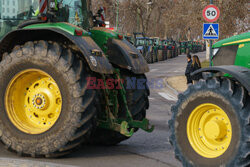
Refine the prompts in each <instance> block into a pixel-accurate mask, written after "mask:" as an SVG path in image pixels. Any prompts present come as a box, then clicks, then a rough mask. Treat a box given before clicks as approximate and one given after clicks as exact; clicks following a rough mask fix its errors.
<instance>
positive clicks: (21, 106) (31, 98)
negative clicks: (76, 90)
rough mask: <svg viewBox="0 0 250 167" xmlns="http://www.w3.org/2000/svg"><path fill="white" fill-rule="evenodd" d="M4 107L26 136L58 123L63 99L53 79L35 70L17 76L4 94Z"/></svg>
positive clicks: (39, 132)
mask: <svg viewBox="0 0 250 167" xmlns="http://www.w3.org/2000/svg"><path fill="white" fill-rule="evenodd" d="M5 107H6V112H7V114H8V117H9V119H10V120H11V122H12V123H13V124H14V125H15V126H16V127H17V128H18V129H19V130H21V131H22V132H25V133H27V134H41V133H44V132H46V131H47V130H49V129H50V128H51V127H52V126H53V125H54V124H55V123H56V121H57V120H58V118H59V116H60V113H61V109H62V96H61V92H60V90H59V88H58V85H57V84H56V82H55V81H54V80H53V78H52V77H51V76H50V75H49V74H47V73H45V72H43V71H41V70H37V69H29V70H25V71H22V72H20V73H18V74H17V75H16V76H15V77H14V78H13V79H12V80H11V82H10V83H9V85H8V87H7V89H6V93H5Z"/></svg>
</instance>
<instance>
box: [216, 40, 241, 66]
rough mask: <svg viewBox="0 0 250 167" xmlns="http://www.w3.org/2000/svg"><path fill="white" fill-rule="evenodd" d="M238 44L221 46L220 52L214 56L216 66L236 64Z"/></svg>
mask: <svg viewBox="0 0 250 167" xmlns="http://www.w3.org/2000/svg"><path fill="white" fill-rule="evenodd" d="M237 50H238V45H231V46H225V47H221V48H219V50H218V52H217V53H216V54H215V55H214V56H213V59H212V61H213V64H214V66H221V65H234V64H235V59H236V54H237Z"/></svg>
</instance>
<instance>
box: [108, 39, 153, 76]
mask: <svg viewBox="0 0 250 167" xmlns="http://www.w3.org/2000/svg"><path fill="white" fill-rule="evenodd" d="M107 46H108V51H107V54H108V59H109V61H110V62H111V63H112V64H115V65H117V66H119V67H121V68H124V69H128V70H131V71H132V72H133V73H135V74H144V73H146V72H149V67H148V64H147V62H146V60H145V59H144V57H143V56H142V54H141V53H140V52H139V51H138V50H137V49H136V48H135V47H134V46H133V45H132V44H131V43H129V42H128V41H126V40H119V39H112V38H110V39H109V40H108V43H107Z"/></svg>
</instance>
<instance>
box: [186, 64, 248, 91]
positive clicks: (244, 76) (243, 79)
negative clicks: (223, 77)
mask: <svg viewBox="0 0 250 167" xmlns="http://www.w3.org/2000/svg"><path fill="white" fill-rule="evenodd" d="M202 72H211V73H218V72H223V73H226V74H229V75H231V76H232V77H233V78H235V79H236V80H237V81H238V82H240V83H241V85H242V86H243V87H245V88H246V89H247V91H248V92H250V69H248V68H245V67H240V66H235V65H230V66H214V67H209V68H202V69H200V70H197V71H195V72H194V73H192V74H191V75H192V76H193V75H195V74H198V73H202Z"/></svg>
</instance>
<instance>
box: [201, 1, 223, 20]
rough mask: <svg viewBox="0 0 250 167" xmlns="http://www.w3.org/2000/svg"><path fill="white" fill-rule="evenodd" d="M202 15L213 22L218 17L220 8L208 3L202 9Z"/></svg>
mask: <svg viewBox="0 0 250 167" xmlns="http://www.w3.org/2000/svg"><path fill="white" fill-rule="evenodd" d="M203 17H204V19H205V20H206V21H208V22H211V23H212V22H215V21H216V20H218V18H219V17H220V10H219V8H217V7H216V6H215V5H208V6H206V7H205V9H203Z"/></svg>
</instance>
